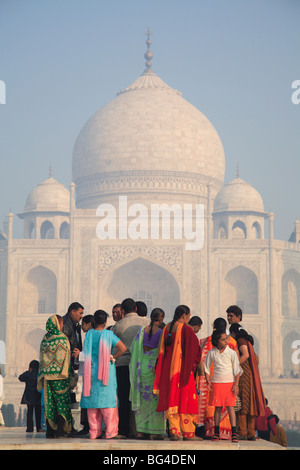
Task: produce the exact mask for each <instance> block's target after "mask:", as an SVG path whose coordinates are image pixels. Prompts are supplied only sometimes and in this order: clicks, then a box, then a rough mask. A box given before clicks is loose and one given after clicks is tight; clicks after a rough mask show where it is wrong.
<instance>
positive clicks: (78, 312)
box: [62, 302, 84, 403]
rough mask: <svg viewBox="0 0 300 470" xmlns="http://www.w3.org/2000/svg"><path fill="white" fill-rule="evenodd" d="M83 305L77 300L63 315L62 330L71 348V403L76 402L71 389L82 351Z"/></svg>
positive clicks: (74, 385) (74, 383) (75, 379)
mask: <svg viewBox="0 0 300 470" xmlns="http://www.w3.org/2000/svg"><path fill="white" fill-rule="evenodd" d="M83 310H84V307H83V306H82V305H81V304H80V303H79V302H73V303H72V304H71V305H70V306H69V308H68V311H67V313H66V315H64V316H63V329H62V332H63V333H64V334H65V335H66V336H67V338H68V340H69V343H70V348H71V367H72V371H71V385H70V387H71V390H70V397H71V403H76V394H75V392H73V391H72V390H73V389H74V388H75V387H76V385H77V382H78V375H77V373H76V372H75V371H76V370H78V369H79V360H78V357H79V354H80V351H82V340H81V326H80V321H81V319H82V316H83Z"/></svg>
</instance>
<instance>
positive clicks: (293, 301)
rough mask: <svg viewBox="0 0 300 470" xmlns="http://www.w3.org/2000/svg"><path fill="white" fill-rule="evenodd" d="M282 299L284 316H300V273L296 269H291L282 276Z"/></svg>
mask: <svg viewBox="0 0 300 470" xmlns="http://www.w3.org/2000/svg"><path fill="white" fill-rule="evenodd" d="M281 299H282V300H281V302H282V303H281V312H282V315H283V316H286V317H294V318H295V317H299V316H300V274H299V273H298V272H297V271H296V270H295V269H289V270H288V271H286V272H285V273H284V275H283V276H282V279H281Z"/></svg>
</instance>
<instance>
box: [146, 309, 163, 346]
mask: <svg viewBox="0 0 300 470" xmlns="http://www.w3.org/2000/svg"><path fill="white" fill-rule="evenodd" d="M164 314H165V312H164V311H163V310H162V309H161V308H158V307H156V308H154V309H153V310H152V312H151V314H150V318H151V322H150V329H149V333H148V336H149V339H150V338H151V336H152V330H153V325H154V322H156V321H158V320H159V319H160V317H161V316H162V315H164Z"/></svg>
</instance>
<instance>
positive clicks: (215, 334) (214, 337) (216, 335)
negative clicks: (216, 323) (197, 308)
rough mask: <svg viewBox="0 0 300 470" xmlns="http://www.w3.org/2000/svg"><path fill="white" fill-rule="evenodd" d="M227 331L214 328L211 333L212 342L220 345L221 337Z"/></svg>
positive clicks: (214, 344)
mask: <svg viewBox="0 0 300 470" xmlns="http://www.w3.org/2000/svg"><path fill="white" fill-rule="evenodd" d="M224 333H226V331H225V330H214V331H213V332H212V335H211V344H212V345H213V346H214V347H215V348H216V347H217V346H218V342H219V339H220V338H221V336H222V335H223V334H224Z"/></svg>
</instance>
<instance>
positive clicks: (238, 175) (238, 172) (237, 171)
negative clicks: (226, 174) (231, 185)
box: [236, 164, 240, 178]
mask: <svg viewBox="0 0 300 470" xmlns="http://www.w3.org/2000/svg"><path fill="white" fill-rule="evenodd" d="M236 177H237V178H239V177H240V165H239V164H237V166H236Z"/></svg>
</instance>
